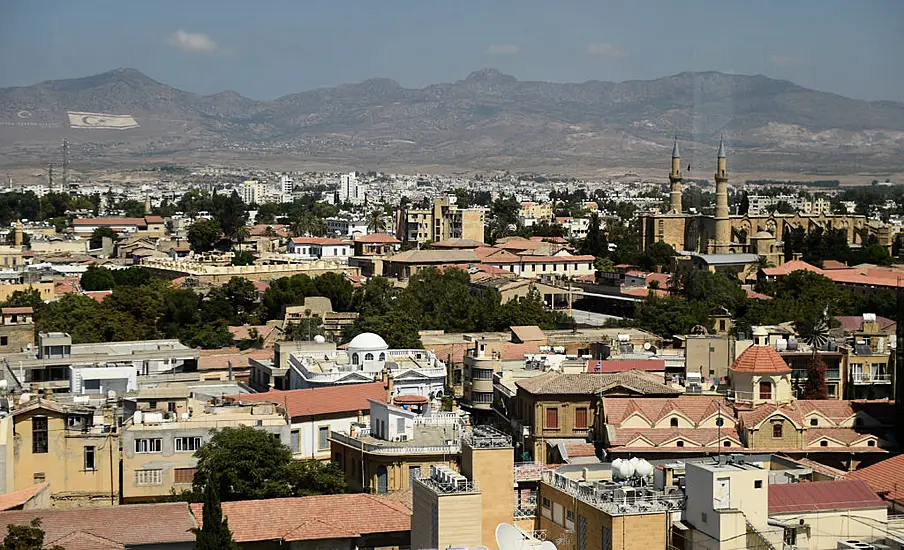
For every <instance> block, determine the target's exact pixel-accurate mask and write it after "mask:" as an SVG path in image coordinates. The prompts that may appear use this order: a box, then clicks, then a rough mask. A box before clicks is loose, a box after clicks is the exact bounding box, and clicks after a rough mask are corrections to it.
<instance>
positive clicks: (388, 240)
mask: <svg viewBox="0 0 904 550" xmlns="http://www.w3.org/2000/svg"><path fill="white" fill-rule="evenodd" d="M355 242H356V243H364V244H400V243H401V242H402V241H400V240H398V239H396V238H395V237H393V236H392V235H387V234H386V233H371V234H370V235H362V236H360V237H358V238H357V239H355Z"/></svg>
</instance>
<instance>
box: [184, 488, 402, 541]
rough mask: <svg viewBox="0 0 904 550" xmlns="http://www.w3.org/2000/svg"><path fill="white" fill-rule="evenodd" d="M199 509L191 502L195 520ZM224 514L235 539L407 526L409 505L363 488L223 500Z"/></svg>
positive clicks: (335, 535) (337, 534)
mask: <svg viewBox="0 0 904 550" xmlns="http://www.w3.org/2000/svg"><path fill="white" fill-rule="evenodd" d="M203 509H204V505H203V504H200V503H196V504H192V505H191V510H192V513H193V514H194V516H195V518H196V520H197V521H198V524H199V525H201V524H202V521H203V520H202V512H203ZM223 516H224V517H226V518H227V519H228V520H229V528H230V529H231V530H232V536H233V538H234V539H235V541H236V542H238V543H247V542H255V541H280V542H293V541H302V540H322V539H348V538H357V537H360V536H361V535H363V534H372V533H396V532H399V531H408V530H410V529H411V510H410V509H409V508H407V507H406V506H404V505H403V504H400V503H398V502H395V501H392V500H390V499H386V498H383V497H379V496H376V495H368V494H361V493H357V494H347V495H319V496H310V497H298V498H274V499H267V500H240V501H236V502H224V503H223Z"/></svg>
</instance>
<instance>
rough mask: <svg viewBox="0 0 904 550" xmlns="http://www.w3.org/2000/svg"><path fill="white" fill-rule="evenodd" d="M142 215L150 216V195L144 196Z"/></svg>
mask: <svg viewBox="0 0 904 550" xmlns="http://www.w3.org/2000/svg"><path fill="white" fill-rule="evenodd" d="M144 213H145V215H146V216H149V215H150V214H151V196H150V195H145V196H144Z"/></svg>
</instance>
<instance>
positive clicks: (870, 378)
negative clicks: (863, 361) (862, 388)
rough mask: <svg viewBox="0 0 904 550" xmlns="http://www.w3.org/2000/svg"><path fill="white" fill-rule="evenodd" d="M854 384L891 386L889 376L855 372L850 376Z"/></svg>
mask: <svg viewBox="0 0 904 550" xmlns="http://www.w3.org/2000/svg"><path fill="white" fill-rule="evenodd" d="M851 378H853V379H854V384H891V374H881V373H879V374H873V373H871V372H855V373H853V374H851Z"/></svg>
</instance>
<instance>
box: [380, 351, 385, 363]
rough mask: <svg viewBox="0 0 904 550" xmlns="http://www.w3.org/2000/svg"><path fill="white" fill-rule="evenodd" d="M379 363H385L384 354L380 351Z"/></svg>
mask: <svg viewBox="0 0 904 550" xmlns="http://www.w3.org/2000/svg"><path fill="white" fill-rule="evenodd" d="M380 361H386V354H385V353H383V352H382V351H381V352H380Z"/></svg>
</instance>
